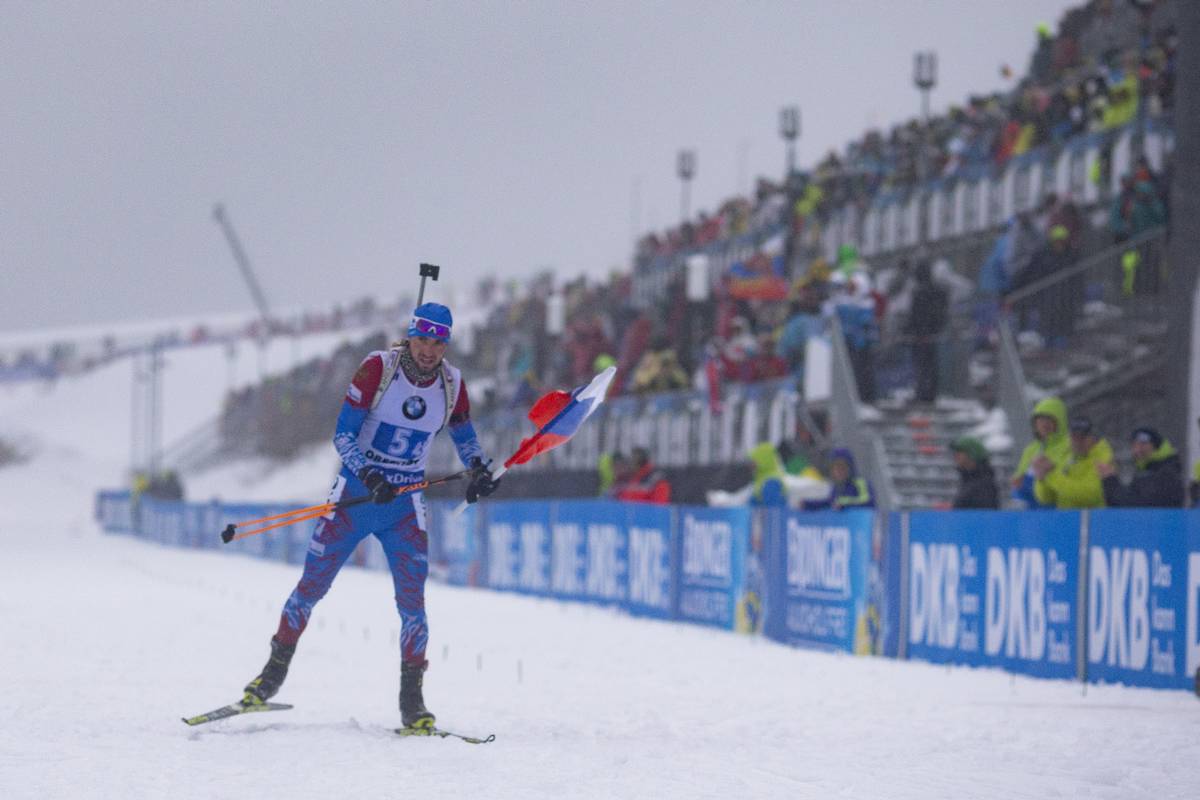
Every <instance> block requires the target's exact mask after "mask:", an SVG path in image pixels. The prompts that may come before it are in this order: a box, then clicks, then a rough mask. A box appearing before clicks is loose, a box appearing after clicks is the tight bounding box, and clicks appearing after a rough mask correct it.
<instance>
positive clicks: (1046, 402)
mask: <svg viewBox="0 0 1200 800" xmlns="http://www.w3.org/2000/svg"><path fill="white" fill-rule="evenodd" d="M1033 437H1034V438H1033V441H1032V442H1030V443H1029V444H1028V445H1027V446H1026V447H1025V450H1024V452H1022V453H1021V460H1020V462H1018V464H1017V469H1016V472H1014V473H1013V475H1012V496H1013V498H1014V499H1016V500H1020V501H1021V502H1022V503H1024V504H1025V507H1026V508H1045V507H1046V506H1044V505H1043V504H1042V503H1040V502H1038V499H1037V497H1036V495H1035V492H1034V484H1035V483H1036V481H1037V478H1036V476H1035V475H1034V471H1033V462H1034V461H1036V460H1037V459H1038V458H1040V457H1042V456H1045V457H1046V458H1048V459H1049V460H1050V461H1051V462H1053V463H1054V464H1061V463H1062V462H1063V461H1065V460H1066V459H1067V457H1068V456H1069V455H1070V454H1071V442H1070V440H1069V439H1068V437H1067V407H1066V405H1065V404H1064V403H1063V401H1062V400H1060V399H1058V398H1057V397H1044V398H1042V399H1041V400H1039V401H1038V403H1037V405H1035V406H1034V407H1033Z"/></svg>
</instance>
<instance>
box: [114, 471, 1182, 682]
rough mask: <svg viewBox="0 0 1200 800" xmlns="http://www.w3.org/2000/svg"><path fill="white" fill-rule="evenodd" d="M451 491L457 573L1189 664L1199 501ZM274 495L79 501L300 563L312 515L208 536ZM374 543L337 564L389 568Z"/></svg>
mask: <svg viewBox="0 0 1200 800" xmlns="http://www.w3.org/2000/svg"><path fill="white" fill-rule="evenodd" d="M453 505H454V504H452V503H449V502H431V503H429V504H428V508H429V514H430V516H429V541H430V565H431V575H432V576H433V577H435V578H436V579H440V580H446V581H448V582H452V583H457V584H460V585H489V586H492V587H494V588H497V589H500V590H505V591H515V592H520V593H526V594H533V595H539V596H547V597H555V598H559V599H569V600H578V601H585V602H592V603H600V604H604V605H613V606H617V607H620V608H622V609H624V610H627V611H629V612H630V613H633V614H639V615H649V616H655V617H659V618H665V619H676V620H681V621H687V622H693V623H698V624H703V625H710V626H714V627H719V628H724V629H734V630H744V631H753V632H760V631H762V632H765V633H766V634H767V635H768V636H770V637H771V638H773V639H776V640H779V641H782V642H786V643H789V644H793V645H800V646H809V647H820V648H833V649H840V650H845V651H851V652H855V653H879V654H884V655H892V656H895V655H901V656H904V655H907V656H908V657H910V658H914V659H922V660H927V661H933V662H940V663H958V664H967V665H975V666H992V667H1001V668H1003V669H1006V670H1009V671H1014V672H1021V673H1025V674H1029V675H1034V676H1040V677H1048V678H1075V677H1086V679H1087V680H1090V681H1104V682H1122V683H1127V684H1132V685H1138V686H1147V687H1156V688H1175V689H1186V688H1190V687H1191V685H1192V681H1193V676H1194V674H1195V672H1196V670H1197V668H1200V512H1195V511H1181V510H1159V511H1151V510H1120V509H1105V510H1099V511H1091V512H1088V513H1087V516H1086V517H1085V516H1084V515H1083V514H1081V513H1079V512H1045V511H1039V512H1029V513H1018V512H990V511H978V512H971V511H956V512H953V513H946V512H911V513H892V514H888V515H886V516H884V515H880V514H876V513H874V512H869V511H854V512H838V513H812V512H808V513H801V512H792V511H786V510H761V509H760V510H755V511H752V510H751V509H748V508H732V509H723V508H689V507H680V506H657V505H648V504H634V503H617V502H612V501H600V500H585V501H524V502H519V501H518V502H512V501H500V502H496V501H493V502H489V503H484V504H478V505H474V506H471V507H470V508H468V509H467V511H466V513H465V514H462V515H453V514H451V510H452V508H453ZM291 507H292V506H290V505H288V506H284V505H278V504H250V503H244V504H231V505H223V504H220V503H217V502H208V503H181V502H168V501H160V500H154V499H152V498H142V499H141V500H140V502H135V501H133V499H132V498H131V495H130V493H129V492H101V493H99V494H98V495H97V498H96V508H95V511H96V518H97V520H98V521H99V522H100V523H101V525H102V527H103V528H104V529H105V530H106V531H110V532H115V533H133V534H134V535H138V536H141V537H143V538H147V539H150V540H153V541H156V542H159V543H162V544H164V545H168V546H180V547H192V548H210V549H218V550H220V551H221V552H239V553H243V554H247V555H254V556H258V557H262V558H269V559H272V560H280V561H290V562H292V563H297V562H301V561H303V560H304V557H305V554H306V553H307V548H308V542H309V539H310V537H311V533H312V528H313V525H314V524H315V523H314V522H312V521H308V522H304V523H300V524H297V525H294V526H290V527H287V528H282V529H279V530H276V531H272V532H270V533H268V534H265V535H263V536H254V537H250V538H248V539H246V540H242V541H239V542H235V543H233V544H230V545H223V544H221V543H220V538H219V534H220V531H221V529H222V528H223V527H224V526H225V524H226V523H228V522H237V521H241V520H245V519H251V518H256V517H261V516H266V515H270V514H275V513H279V512H282V511H285V510H287V509H289V508H291ZM1084 537H1086V538H1084ZM371 538H372V537H368V538H367V539H365V540H364V543H363V547H361V548H360V549H359V551H358V552H356V554H355V557H354V560H353V561H351V562H350V563H353V564H358V565H360V566H367V567H369V568H375V569H386V562H385V560H384V558H383V557H382V553H381V551H380V548H379V547H378V545H375V544H374V543H373V542H371ZM1081 542H1085V543H1086V552H1085V553H1084V554H1083V555H1084V557H1085V558H1084V561H1083V562H1080V545H1081ZM901 639H902V641H901ZM899 645H905V646H906V648H907V651H906V653H905V652H899V651H900V647H899Z"/></svg>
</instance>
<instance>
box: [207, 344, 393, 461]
mask: <svg viewBox="0 0 1200 800" xmlns="http://www.w3.org/2000/svg"><path fill="white" fill-rule="evenodd" d="M387 344H388V342H387V339H386V338H385V337H384V335H383V334H382V333H378V334H373V335H371V336H369V337H367V338H365V339H363V340H362V341H358V342H348V343H345V344H343V345H341V346H340V347H338V349H337V350H335V351H334V353H333V355H332V356H330V357H327V358H314V359H312V360H310V361H307V362H305V363H303V364H299V365H297V366H295V367H293V368H292V369H291V370H289V371H288V372H286V373H283V374H281V375H277V376H273V377H271V378H268V379H267V380H265V381H263V382H262V383H259V384H255V385H252V386H247V387H245V388H242V389H238V390H235V391H232V392H230V393H229V394H228V396H227V397H226V399H225V407H224V409H223V411H222V413H221V417H220V424H219V436H220V437H221V442H222V448H223V450H224V451H225V452H227V453H231V454H232V453H238V454H256V455H263V456H266V457H268V458H274V459H281V460H282V459H289V458H293V457H295V456H296V455H297V454H298V453H299V452H300V451H301V450H303V449H304V448H305V447H308V446H311V445H312V444H314V443H316V442H323V441H327V440H328V439H329V438H330V437H331V436H332V435H333V425H334V422H335V420H336V419H337V415H338V411H339V409H340V406H341V402H342V397H343V395H344V394H345V392H346V386H347V384H348V383H349V381H350V378H351V376H353V375H354V370H355V369H357V368H358V364H359V361H360V360H361V359H362V357H363V356H364V355H365V354H366V353H368V352H370V351H372V350H380V349H383V348H385V347H386V346H387Z"/></svg>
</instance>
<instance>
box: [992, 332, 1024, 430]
mask: <svg viewBox="0 0 1200 800" xmlns="http://www.w3.org/2000/svg"><path fill="white" fill-rule="evenodd" d="M999 334H1000V336H999V339H1000V342H999V346H998V347H997V353H996V394H997V398H996V399H997V401H998V402H999V403H1000V407H1001V408H1002V409H1004V414H1005V416H1007V417H1008V430H1009V433H1010V434H1011V436H1012V440H1013V452H1014V453H1020V452H1021V451H1023V450H1024V449H1025V446H1026V445H1028V444H1029V443H1030V442H1031V441H1033V423H1032V421H1031V420H1030V417H1029V412H1030V410H1031V406H1030V403H1029V398H1028V397H1027V396H1026V391H1025V370H1024V368H1023V367H1022V366H1021V354H1020V353H1019V352H1018V351H1017V342H1016V339H1015V338H1014V337H1013V333H1012V328H1010V327H1009V325H1008V320H1003V319H1002V320H1000V324H999Z"/></svg>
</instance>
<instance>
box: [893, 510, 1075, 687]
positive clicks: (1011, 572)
mask: <svg viewBox="0 0 1200 800" xmlns="http://www.w3.org/2000/svg"><path fill="white" fill-rule="evenodd" d="M1079 522H1080V517H1079V513H1078V512H1073V511H1070V512H1069V511H1040V512H1030V513H1008V512H996V511H955V512H953V513H945V512H937V511H932V512H926V511H916V512H912V514H911V518H910V528H909V559H908V653H909V657H911V658H920V659H924V660H926V661H936V662H953V663H958V664H970V665H974V666H994V667H1002V668H1004V669H1006V670H1008V671H1010V672H1023V673H1027V674H1030V675H1037V676H1040V677H1047V678H1074V677H1076V655H1077V654H1076V631H1077V626H1078V624H1079V616H1078V615H1079V609H1078V608H1077V605H1078V602H1077V593H1078V590H1079Z"/></svg>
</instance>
